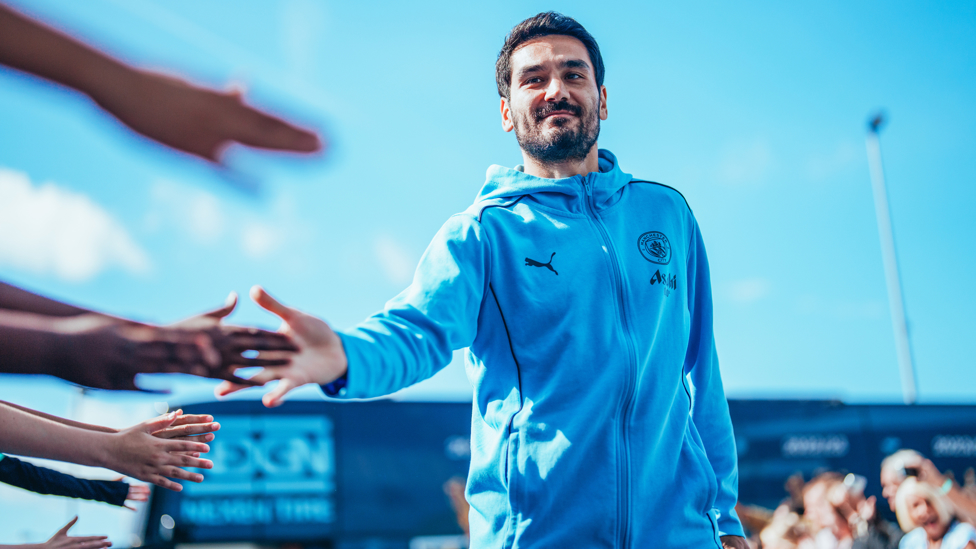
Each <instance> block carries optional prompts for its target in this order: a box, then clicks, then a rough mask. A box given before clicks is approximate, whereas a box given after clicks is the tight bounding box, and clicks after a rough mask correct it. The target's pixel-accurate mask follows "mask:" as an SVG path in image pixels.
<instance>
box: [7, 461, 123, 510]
mask: <svg viewBox="0 0 976 549" xmlns="http://www.w3.org/2000/svg"><path fill="white" fill-rule="evenodd" d="M0 482H3V483H5V484H9V485H11V486H16V487H18V488H23V489H24V490H30V491H31V492H37V493H38V494H49V495H52V496H65V497H69V498H81V499H90V500H94V501H101V502H104V503H108V504H110V505H118V506H122V505H124V504H125V498H126V497H127V496H128V495H129V485H128V484H127V483H125V482H122V481H113V480H87V479H81V478H77V477H73V476H71V475H66V474H64V473H61V472H59V471H55V470H53V469H48V468H46V467H38V466H36V465H33V464H31V463H28V462H26V461H21V460H19V459H17V458H12V457H10V456H3V459H0Z"/></svg>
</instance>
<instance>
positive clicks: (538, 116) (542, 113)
mask: <svg viewBox="0 0 976 549" xmlns="http://www.w3.org/2000/svg"><path fill="white" fill-rule="evenodd" d="M556 111H567V112H571V113H573V114H574V115H575V116H577V117H582V116H583V107H579V106H576V105H572V104H570V103H569V101H567V100H565V99H563V100H562V101H560V102H558V103H546V104H545V105H544V106H542V107H540V108H538V109H536V111H535V120H536V122H539V121H541V120H542V119H543V118H545V117H547V116H549V115H550V114H552V113H554V112H556Z"/></svg>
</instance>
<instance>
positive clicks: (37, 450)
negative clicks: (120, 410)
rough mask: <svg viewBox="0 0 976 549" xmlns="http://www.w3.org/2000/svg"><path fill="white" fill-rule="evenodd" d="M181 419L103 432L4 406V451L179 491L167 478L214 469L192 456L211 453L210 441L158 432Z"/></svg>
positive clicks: (0, 425)
mask: <svg viewBox="0 0 976 549" xmlns="http://www.w3.org/2000/svg"><path fill="white" fill-rule="evenodd" d="M177 417H178V413H177V412H171V413H169V414H165V415H162V416H159V417H158V418H155V419H151V420H148V421H144V422H142V423H139V424H137V425H135V426H133V427H130V428H128V429H124V430H122V431H118V432H104V431H93V430H88V429H81V428H78V427H73V426H70V425H65V424H63V423H60V422H56V421H52V420H50V419H47V418H44V417H40V416H38V415H34V414H31V413H27V412H25V411H23V410H20V409H17V408H14V407H11V406H0V452H3V453H10V454H17V455H21V456H28V457H37V458H45V459H53V460H57V461H67V462H70V463H78V464H80V465H87V466H90V467H104V468H106V469H111V470H113V471H118V472H119V473H122V474H123V475H127V476H130V477H133V478H136V479H139V480H141V481H144V482H151V483H153V484H155V485H157V486H161V487H163V488H168V489H170V490H174V491H177V492H178V491H180V490H182V486H180V485H179V484H177V483H175V482H173V481H172V480H169V478H166V477H170V478H175V479H181V480H189V481H192V482H201V481H202V480H203V476H202V475H200V474H197V473H190V472H189V471H185V470H183V469H181V467H196V468H203V469H210V468H211V467H213V463H212V462H211V461H210V460H206V459H199V458H197V457H194V456H192V455H188V454H189V453H194V452H196V453H207V452H209V451H210V447H209V446H207V445H206V444H203V443H201V442H193V441H191V440H187V439H186V438H185V437H181V436H174V437H173V438H165V437H159V436H154V433H158V432H160V431H164V430H167V429H169V428H171V427H172V426H173V424H174V423H175V422H176V420H177Z"/></svg>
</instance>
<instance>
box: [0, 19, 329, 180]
mask: <svg viewBox="0 0 976 549" xmlns="http://www.w3.org/2000/svg"><path fill="white" fill-rule="evenodd" d="M0 64H4V65H7V66H10V67H13V68H15V69H19V70H22V71H24V72H28V73H31V74H35V75H37V76H40V77H42V78H46V79H48V80H52V81H54V82H57V83H59V84H62V85H65V86H68V87H69V88H74V89H76V90H78V91H80V92H82V93H84V94H86V95H88V96H90V97H91V98H92V99H93V100H94V101H95V102H96V103H98V105H99V106H101V107H102V108H103V109H105V110H106V111H108V112H109V113H111V114H112V115H114V116H115V117H116V118H118V119H119V120H120V121H121V122H122V123H124V124H125V125H127V126H129V127H130V128H132V129H133V130H135V131H136V132H138V133H141V134H142V135H145V136H146V137H149V138H150V139H154V140H156V141H158V142H160V143H162V144H164V145H168V146H170V147H172V148H174V149H177V150H180V151H184V152H187V153H190V154H193V155H196V156H200V157H203V158H206V159H207V160H210V161H212V162H217V161H219V159H220V155H221V152H222V151H223V149H224V148H226V147H227V146H228V145H230V144H231V143H233V142H238V143H241V144H243V145H248V146H251V147H259V148H263V149H273V150H280V151H293V152H306V153H307V152H315V151H317V150H319V149H320V148H321V143H320V141H319V138H318V136H316V135H315V134H314V133H312V132H310V131H307V130H303V129H301V128H297V127H295V126H292V125H291V124H289V123H287V122H285V121H284V120H281V119H279V118H276V117H273V116H270V115H268V114H265V113H263V112H261V111H258V110H257V109H254V108H252V107H249V106H247V105H245V104H244V102H243V98H242V97H241V94H240V93H239V92H218V91H214V90H209V89H206V88H200V87H196V86H193V85H191V84H188V83H186V82H182V81H180V80H178V79H175V78H171V77H168V76H164V75H160V74H154V73H151V72H146V71H140V70H137V69H134V68H132V67H129V66H128V65H125V64H123V63H121V62H120V61H118V60H116V59H113V58H111V57H109V56H107V55H105V54H103V53H101V52H99V51H98V50H95V49H93V48H90V47H88V46H86V45H84V44H82V43H81V42H78V41H77V40H74V39H73V38H71V37H69V36H67V35H65V34H62V33H60V32H58V31H56V30H54V29H52V28H50V27H47V26H45V25H43V24H41V23H38V22H36V21H34V20H31V19H29V18H27V17H25V16H23V15H21V14H19V13H17V12H15V11H14V10H12V9H10V8H8V7H6V6H4V5H2V4H0Z"/></svg>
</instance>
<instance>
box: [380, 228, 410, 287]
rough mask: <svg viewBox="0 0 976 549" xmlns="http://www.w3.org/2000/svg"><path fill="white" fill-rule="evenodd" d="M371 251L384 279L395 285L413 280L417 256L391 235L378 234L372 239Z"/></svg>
mask: <svg viewBox="0 0 976 549" xmlns="http://www.w3.org/2000/svg"><path fill="white" fill-rule="evenodd" d="M373 252H374V253H375V254H376V259H377V261H379V263H380V267H382V268H383V274H385V275H386V279H387V280H389V281H390V282H392V283H393V284H397V285H406V284H409V283H410V281H411V280H413V272H414V269H415V268H416V266H417V258H415V257H413V256H412V255H411V254H410V253H408V252H407V251H406V250H405V248H404V246H403V245H402V244H400V243H399V242H397V240H396V239H394V238H393V237H392V236H389V235H380V236H378V237H376V239H375V240H374V241H373Z"/></svg>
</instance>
